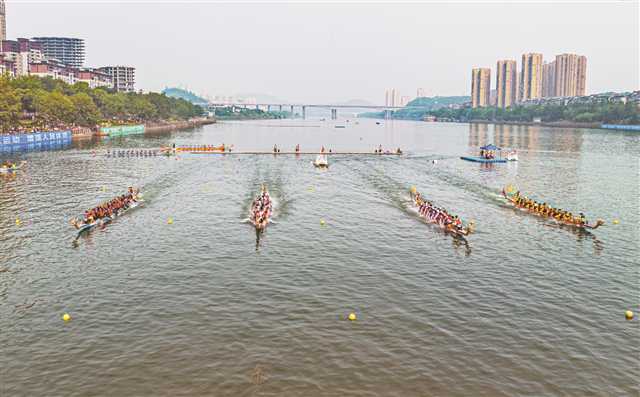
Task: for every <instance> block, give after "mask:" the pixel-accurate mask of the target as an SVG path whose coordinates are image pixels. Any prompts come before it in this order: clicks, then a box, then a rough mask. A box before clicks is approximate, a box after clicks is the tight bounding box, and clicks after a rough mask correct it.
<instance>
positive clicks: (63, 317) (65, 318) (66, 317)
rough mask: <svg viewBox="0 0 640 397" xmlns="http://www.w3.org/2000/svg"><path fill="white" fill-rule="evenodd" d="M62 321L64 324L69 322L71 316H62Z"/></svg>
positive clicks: (66, 314)
mask: <svg viewBox="0 0 640 397" xmlns="http://www.w3.org/2000/svg"><path fill="white" fill-rule="evenodd" d="M62 320H63V321H65V322H66V321H69V320H71V316H70V315H69V313H65V314H63V315H62Z"/></svg>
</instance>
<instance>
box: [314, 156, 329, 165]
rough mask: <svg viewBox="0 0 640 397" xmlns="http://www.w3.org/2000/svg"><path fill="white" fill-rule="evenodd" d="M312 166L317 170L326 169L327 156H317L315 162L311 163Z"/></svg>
mask: <svg viewBox="0 0 640 397" xmlns="http://www.w3.org/2000/svg"><path fill="white" fill-rule="evenodd" d="M313 165H314V166H316V167H318V168H328V167H329V160H328V159H327V155H326V154H319V155H318V157H316V161H314V162H313Z"/></svg>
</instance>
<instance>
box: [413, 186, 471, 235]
mask: <svg viewBox="0 0 640 397" xmlns="http://www.w3.org/2000/svg"><path fill="white" fill-rule="evenodd" d="M414 201H415V203H416V206H417V207H418V212H419V213H420V215H421V216H423V217H425V218H426V219H427V220H428V221H430V222H432V223H437V224H438V225H440V226H441V227H443V228H445V229H447V230H451V231H455V232H456V233H460V234H464V235H467V234H469V233H470V229H469V228H468V227H467V228H465V227H464V225H463V223H462V220H461V219H460V218H459V217H458V216H457V215H452V214H449V212H447V210H446V209H444V208H440V207H437V206H435V205H434V204H433V203H432V202H430V201H427V200H425V199H423V198H422V196H421V195H420V193H419V192H415V193H414Z"/></svg>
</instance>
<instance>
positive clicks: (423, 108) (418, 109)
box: [360, 96, 471, 120]
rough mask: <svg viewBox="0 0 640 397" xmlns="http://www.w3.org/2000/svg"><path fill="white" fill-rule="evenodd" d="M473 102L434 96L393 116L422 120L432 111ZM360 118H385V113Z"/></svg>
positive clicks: (415, 101) (458, 98) (458, 97)
mask: <svg viewBox="0 0 640 397" xmlns="http://www.w3.org/2000/svg"><path fill="white" fill-rule="evenodd" d="M469 101H471V97H468V96H434V97H424V98H416V99H414V100H413V101H411V102H409V103H408V104H407V105H406V106H405V107H404V108H402V109H398V110H396V111H394V112H393V113H392V115H391V117H392V118H394V119H403V120H422V119H423V118H424V116H426V115H427V114H428V113H429V112H430V111H432V110H437V109H442V108H446V107H449V106H452V105H461V104H463V103H465V102H469ZM360 117H371V118H383V117H384V112H367V113H363V114H360Z"/></svg>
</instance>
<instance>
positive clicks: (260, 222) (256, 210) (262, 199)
mask: <svg viewBox="0 0 640 397" xmlns="http://www.w3.org/2000/svg"><path fill="white" fill-rule="evenodd" d="M272 206H273V204H272V203H271V197H269V193H268V192H267V188H266V187H265V186H264V185H263V186H262V191H261V192H260V194H259V195H258V197H256V198H255V200H253V204H252V205H251V221H252V222H253V224H254V225H255V226H256V227H258V228H263V227H265V226H266V224H267V223H268V222H269V215H270V214H271V209H272Z"/></svg>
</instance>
